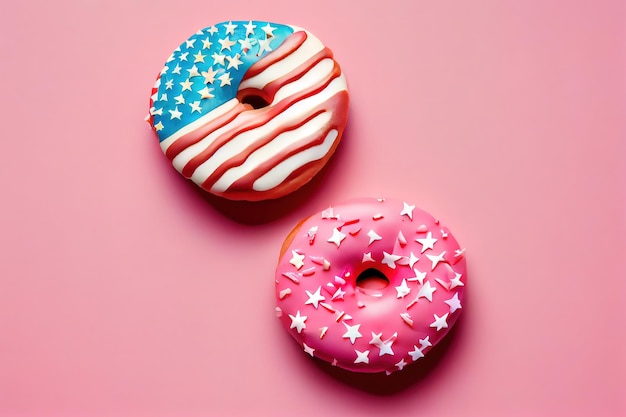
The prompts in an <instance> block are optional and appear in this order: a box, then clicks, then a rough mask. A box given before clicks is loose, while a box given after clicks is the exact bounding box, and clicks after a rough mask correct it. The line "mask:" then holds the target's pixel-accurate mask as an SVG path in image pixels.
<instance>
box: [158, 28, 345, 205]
mask: <svg viewBox="0 0 626 417" xmlns="http://www.w3.org/2000/svg"><path fill="white" fill-rule="evenodd" d="M347 113H348V92H347V84H346V81H345V77H344V75H343V74H342V72H341V68H340V67H339V65H338V64H337V62H336V61H335V60H334V58H333V54H332V52H331V51H330V49H328V48H327V47H325V46H324V45H323V44H322V42H321V41H320V40H319V39H317V38H316V37H315V36H314V35H312V34H311V33H310V32H308V31H306V30H304V29H301V28H298V27H296V26H290V25H282V24H276V23H269V22H259V21H248V22H245V21H236V22H223V23H219V24H217V25H214V26H211V27H208V28H205V29H203V30H200V31H198V32H197V33H195V34H194V35H193V36H191V37H190V38H189V39H187V40H186V41H185V42H184V43H182V44H181V45H180V46H179V47H178V48H177V49H176V50H175V51H174V52H173V53H172V55H171V56H170V57H169V58H168V60H167V62H166V63H165V66H164V67H163V69H162V70H161V72H160V74H159V76H158V78H157V80H156V83H155V85H154V88H153V89H152V96H151V99H150V113H149V116H148V121H149V123H150V124H151V126H152V127H153V128H154V130H155V132H156V134H157V135H158V137H159V141H160V145H161V149H162V150H163V152H164V153H165V155H166V156H167V157H168V158H169V159H170V161H171V162H172V164H173V166H174V168H176V170H178V171H179V172H180V173H181V174H182V175H183V176H185V177H186V178H188V179H191V180H192V181H193V182H194V183H196V184H197V185H198V186H200V187H201V188H203V189H204V190H206V191H208V192H210V193H213V194H216V195H219V196H222V197H225V198H229V199H234V200H253V201H254V200H265V199H269V198H278V197H281V196H283V195H286V194H288V193H290V192H292V191H295V190H296V189H297V188H299V187H300V186H302V185H303V184H305V183H306V182H308V181H309V180H310V179H311V178H312V177H313V176H314V175H315V174H316V173H317V172H318V171H319V170H320V169H321V168H322V167H323V165H324V164H325V163H326V162H327V161H328V159H329V158H330V156H331V155H332V153H333V152H334V150H335V148H336V147H337V145H338V144H339V141H340V139H341V135H342V133H343V130H344V127H345V124H346V122H347Z"/></svg>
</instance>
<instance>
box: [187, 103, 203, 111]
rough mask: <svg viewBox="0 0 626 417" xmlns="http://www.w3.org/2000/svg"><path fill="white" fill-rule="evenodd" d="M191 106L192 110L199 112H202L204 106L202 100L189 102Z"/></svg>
mask: <svg viewBox="0 0 626 417" xmlns="http://www.w3.org/2000/svg"><path fill="white" fill-rule="evenodd" d="M189 106H191V112H192V113H193V112H198V113H201V112H202V108H201V107H200V102H199V101H194V102H193V103H189Z"/></svg>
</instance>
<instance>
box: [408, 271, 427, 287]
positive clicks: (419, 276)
mask: <svg viewBox="0 0 626 417" xmlns="http://www.w3.org/2000/svg"><path fill="white" fill-rule="evenodd" d="M413 273H414V274H415V276H414V277H410V278H407V281H411V282H412V281H417V282H419V283H420V284H423V283H424V278H426V272H422V271H420V270H419V269H417V268H413Z"/></svg>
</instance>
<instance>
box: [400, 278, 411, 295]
mask: <svg viewBox="0 0 626 417" xmlns="http://www.w3.org/2000/svg"><path fill="white" fill-rule="evenodd" d="M396 291H397V292H398V296H397V297H396V298H404V297H405V296H406V295H407V294H408V293H410V292H411V289H410V288H409V286H408V285H407V284H406V279H403V280H402V284H400V285H399V286H397V287H396Z"/></svg>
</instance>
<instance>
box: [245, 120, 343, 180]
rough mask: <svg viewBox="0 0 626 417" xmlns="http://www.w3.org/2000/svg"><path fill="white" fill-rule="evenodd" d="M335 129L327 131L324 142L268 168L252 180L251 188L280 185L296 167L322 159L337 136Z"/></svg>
mask: <svg viewBox="0 0 626 417" xmlns="http://www.w3.org/2000/svg"><path fill="white" fill-rule="evenodd" d="M337 134H338V132H337V130H335V129H333V130H331V131H330V132H328V135H326V139H324V143H322V144H320V145H317V146H313V147H311V148H309V149H307V150H305V151H304V152H300V153H299V154H297V155H294V156H292V157H290V158H288V159H285V160H284V161H282V162H281V163H280V164H278V165H276V166H275V167H274V168H272V169H271V170H269V171H268V172H267V173H266V174H264V175H262V176H261V177H259V179H258V180H256V181H255V182H254V184H253V185H252V188H253V189H254V191H267V190H271V189H272V188H274V187H276V186H278V185H280V184H281V183H282V182H283V181H285V179H286V178H287V177H288V176H289V175H290V174H291V173H292V172H293V171H295V170H296V169H298V168H300V167H301V166H303V165H304V164H306V163H309V162H313V161H317V160H319V159H322V158H323V157H324V155H326V154H327V153H328V151H329V150H330V148H331V147H332V145H333V143H335V139H336V138H337Z"/></svg>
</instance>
